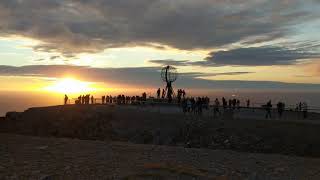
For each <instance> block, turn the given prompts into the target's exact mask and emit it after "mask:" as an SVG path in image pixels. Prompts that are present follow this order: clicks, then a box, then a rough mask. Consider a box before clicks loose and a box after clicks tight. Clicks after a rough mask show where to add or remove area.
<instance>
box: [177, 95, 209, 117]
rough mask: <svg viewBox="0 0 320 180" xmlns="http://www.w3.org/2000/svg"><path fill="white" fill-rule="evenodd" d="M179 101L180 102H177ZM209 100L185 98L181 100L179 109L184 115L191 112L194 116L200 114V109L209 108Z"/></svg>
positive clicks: (204, 98) (206, 98)
mask: <svg viewBox="0 0 320 180" xmlns="http://www.w3.org/2000/svg"><path fill="white" fill-rule="evenodd" d="M178 101H180V100H178ZM209 103H210V99H209V98H208V97H198V98H193V97H190V98H185V97H183V98H182V100H181V107H182V111H183V112H184V113H187V112H192V113H194V114H202V109H203V108H205V109H208V108H209Z"/></svg>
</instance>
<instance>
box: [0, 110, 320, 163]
mask: <svg viewBox="0 0 320 180" xmlns="http://www.w3.org/2000/svg"><path fill="white" fill-rule="evenodd" d="M164 109H168V107H157V106H155V107H150V106H109V105H89V106H85V105H84V106H81V105H80V106H76V105H70V106H54V107H42V108H31V109H29V110H27V111H25V112H23V113H8V114H7V117H5V119H2V120H1V119H0V132H2V133H16V134H24V135H32V136H44V137H52V136H53V137H68V138H78V139H83V140H111V141H123V142H131V143H138V144H156V145H170V146H186V145H188V146H191V147H193V148H208V149H229V150H236V151H241V152H253V153H276V154H285V155H298V156H308V157H320V144H319V142H320V131H319V128H320V123H319V122H318V120H308V121H298V120H293V121H290V120H262V119H258V120H255V119H235V118H234V117H233V114H234V113H235V112H233V111H226V112H224V113H223V114H222V115H221V116H219V117H216V118H214V117H212V116H208V115H203V116H197V115H193V114H183V113H182V112H175V113H163V112H162V111H163V110H164ZM169 109H170V108H169ZM168 111H169V110H168ZM168 111H165V112H168ZM204 114H210V111H205V112H204Z"/></svg>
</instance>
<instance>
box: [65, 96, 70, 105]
mask: <svg viewBox="0 0 320 180" xmlns="http://www.w3.org/2000/svg"><path fill="white" fill-rule="evenodd" d="M68 100H69V97H68V96H67V95H66V94H65V95H64V105H66V104H68Z"/></svg>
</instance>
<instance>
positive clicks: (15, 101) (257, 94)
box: [0, 90, 320, 116]
mask: <svg viewBox="0 0 320 180" xmlns="http://www.w3.org/2000/svg"><path fill="white" fill-rule="evenodd" d="M187 93H188V95H189V96H208V97H210V99H211V101H214V99H215V98H219V100H221V98H222V97H225V98H226V99H232V98H237V99H240V101H241V104H242V105H245V100H246V99H250V101H251V104H252V105H253V106H257V107H259V106H261V105H262V104H265V103H266V102H267V101H268V100H271V101H272V103H273V104H276V103H277V102H278V101H282V102H285V104H286V107H289V108H293V109H294V107H295V106H296V104H297V103H299V102H307V103H308V106H309V108H310V109H312V111H316V112H320V92H296V91H270V90H269V91H262V90H259V91H248V90H232V91H230V90H225V91H224V90H219V91H212V90H207V91H205V90H197V91H196V90H194V91H191V92H188V91H187ZM121 94H125V95H127V94H126V93H125V92H121ZM147 94H148V95H151V96H152V95H153V94H155V93H152V92H149V93H147ZM111 95H113V96H115V95H117V94H111ZM128 95H133V94H128ZM135 95H140V94H135ZM94 96H95V97H97V98H99V97H101V94H96V95H94ZM153 96H154V95H153ZM63 97H64V95H63V94H49V93H43V92H4V91H0V116H4V115H5V113H6V112H8V111H24V110H26V109H28V108H30V107H39V106H52V105H61V104H63ZM76 97H77V96H75V97H71V98H76Z"/></svg>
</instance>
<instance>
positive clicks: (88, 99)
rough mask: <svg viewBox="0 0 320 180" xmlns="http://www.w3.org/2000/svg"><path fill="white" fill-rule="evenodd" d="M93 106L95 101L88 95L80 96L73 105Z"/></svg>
mask: <svg viewBox="0 0 320 180" xmlns="http://www.w3.org/2000/svg"><path fill="white" fill-rule="evenodd" d="M90 102H91V104H95V99H94V97H93V96H91V95H90V94H87V95H80V96H79V97H78V98H77V100H76V101H75V104H90Z"/></svg>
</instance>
